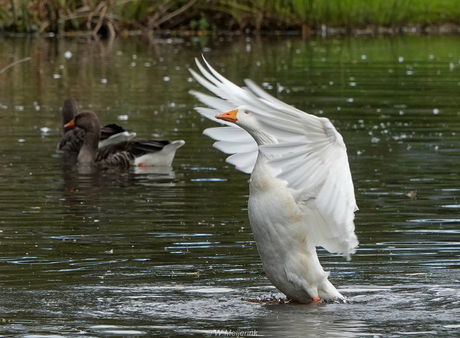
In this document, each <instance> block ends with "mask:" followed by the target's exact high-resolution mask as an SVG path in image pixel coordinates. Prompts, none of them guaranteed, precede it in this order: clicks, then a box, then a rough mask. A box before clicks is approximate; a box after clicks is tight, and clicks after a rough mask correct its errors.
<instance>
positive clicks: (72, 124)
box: [64, 119, 76, 129]
mask: <svg viewBox="0 0 460 338" xmlns="http://www.w3.org/2000/svg"><path fill="white" fill-rule="evenodd" d="M75 127H76V125H75V119H72V121H70V122H69V123H66V124H64V129H72V128H75Z"/></svg>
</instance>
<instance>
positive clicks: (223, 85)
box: [190, 60, 358, 303]
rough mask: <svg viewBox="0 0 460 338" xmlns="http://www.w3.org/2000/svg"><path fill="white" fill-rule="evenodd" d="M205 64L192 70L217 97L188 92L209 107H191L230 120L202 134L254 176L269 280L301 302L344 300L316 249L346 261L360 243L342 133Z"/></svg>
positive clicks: (258, 235)
mask: <svg viewBox="0 0 460 338" xmlns="http://www.w3.org/2000/svg"><path fill="white" fill-rule="evenodd" d="M204 61H205V63H206V65H207V67H208V69H209V71H208V70H207V69H205V68H204V67H203V66H202V65H201V64H200V62H199V61H198V60H196V62H197V66H198V68H199V70H200V71H201V73H202V74H203V76H204V77H203V76H201V75H199V74H197V73H196V72H195V71H193V70H190V71H191V73H192V75H193V77H194V78H195V79H196V80H197V81H198V82H199V83H200V84H201V85H203V86H204V87H205V88H207V89H208V90H209V91H211V92H212V93H214V94H215V95H216V96H217V97H216V96H211V95H207V94H203V93H199V92H196V91H191V92H190V93H191V94H192V95H194V96H195V97H197V98H198V99H199V100H200V101H201V102H203V103H204V104H206V105H208V106H209V108H202V107H200V108H196V110H197V111H198V112H199V113H200V114H201V115H203V116H205V117H207V118H210V119H211V120H214V121H216V122H219V123H223V124H226V125H227V126H225V127H216V128H209V129H207V130H205V131H204V134H205V135H207V136H209V137H211V138H213V139H215V140H217V142H215V143H214V147H216V148H217V149H219V150H221V151H222V152H224V153H227V154H232V155H231V156H229V157H228V158H227V162H229V163H231V164H233V165H235V167H236V168H237V169H239V170H241V171H243V172H245V173H250V174H251V178H250V181H249V190H250V193H249V202H248V214H249V221H250V223H251V228H252V231H253V234H254V238H255V241H256V243H257V248H258V251H259V254H260V257H261V260H262V263H263V266H264V270H265V272H266V274H267V277H268V278H269V279H270V281H271V282H272V283H273V284H274V285H275V286H276V287H277V288H278V289H279V290H280V291H282V292H283V293H285V294H286V295H287V296H288V297H289V298H290V299H293V300H296V301H299V302H303V303H306V302H311V301H312V299H313V300H315V301H318V300H319V299H320V298H322V299H336V298H340V299H343V296H342V295H341V294H340V293H339V292H338V291H337V290H336V289H335V287H334V286H333V285H332V284H331V283H330V282H329V281H328V279H327V277H328V273H326V272H325V271H324V270H323V268H322V267H321V264H320V263H319V260H318V257H317V254H316V246H322V247H324V248H325V249H326V250H328V251H329V252H331V253H340V254H342V255H344V256H345V257H346V258H347V259H350V255H351V254H352V253H354V252H355V248H356V246H357V245H358V240H357V238H356V235H355V233H354V230H355V226H354V222H353V219H354V212H355V211H356V210H357V206H356V201H355V195H354V188H353V182H352V178H351V172H350V167H349V164H348V157H347V153H346V148H345V143H344V142H343V139H342V136H341V135H340V134H339V133H338V132H337V130H336V129H335V127H334V126H333V125H332V123H331V122H330V121H329V119H327V118H320V117H317V116H314V115H310V114H307V113H305V112H303V111H301V110H298V109H296V108H294V107H292V106H290V105H287V104H286V103H284V102H282V101H280V100H278V99H276V98H274V97H272V96H271V95H269V94H268V93H266V92H265V91H264V90H262V89H261V88H260V87H258V86H257V85H256V84H255V83H254V82H252V81H251V80H245V83H246V86H247V87H246V88H241V87H239V86H236V85H235V84H233V83H232V82H230V81H228V80H227V79H226V78H224V77H223V76H222V75H220V74H219V73H218V72H216V71H215V70H214V69H213V68H212V67H211V66H210V65H209V64H208V63H207V62H206V60H204ZM228 111H230V112H228ZM225 112H227V113H225ZM216 114H220V115H218V116H216Z"/></svg>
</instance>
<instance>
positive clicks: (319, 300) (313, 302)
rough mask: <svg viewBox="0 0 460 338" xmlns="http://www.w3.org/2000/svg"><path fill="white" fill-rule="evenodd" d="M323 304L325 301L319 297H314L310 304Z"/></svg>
mask: <svg viewBox="0 0 460 338" xmlns="http://www.w3.org/2000/svg"><path fill="white" fill-rule="evenodd" d="M322 302H323V300H322V299H321V298H319V297H313V298H312V299H311V303H310V304H315V305H320V304H321V303H322Z"/></svg>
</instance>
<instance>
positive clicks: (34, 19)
mask: <svg viewBox="0 0 460 338" xmlns="http://www.w3.org/2000/svg"><path fill="white" fill-rule="evenodd" d="M443 23H452V24H460V0H436V1H433V0H105V1H98V0H86V1H84V0H0V30H5V31H14V32H39V33H40V32H56V33H62V32H64V31H65V32H69V31H89V32H94V33H95V34H96V33H100V32H101V30H100V29H101V28H102V29H105V30H106V31H108V32H109V33H113V34H117V33H118V34H120V33H121V32H123V31H128V30H129V31H132V30H138V31H141V32H144V33H149V32H152V31H154V30H158V29H169V30H176V31H181V30H187V31H217V30H244V29H247V28H249V29H251V30H260V31H274V30H287V29H289V30H302V29H304V30H305V29H317V28H318V27H320V26H321V25H326V26H328V27H345V28H362V27H367V26H383V27H400V26H410V25H420V26H424V25H433V24H434V25H439V24H443Z"/></svg>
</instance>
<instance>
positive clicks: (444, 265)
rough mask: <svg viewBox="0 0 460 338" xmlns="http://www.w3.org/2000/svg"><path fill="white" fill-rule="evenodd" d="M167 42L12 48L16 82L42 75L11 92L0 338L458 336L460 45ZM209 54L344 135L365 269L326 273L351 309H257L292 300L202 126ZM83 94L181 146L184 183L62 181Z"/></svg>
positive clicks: (5, 119)
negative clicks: (200, 67) (269, 268)
mask: <svg viewBox="0 0 460 338" xmlns="http://www.w3.org/2000/svg"><path fill="white" fill-rule="evenodd" d="M164 42H165V43H161V44H156V45H149V44H148V43H147V42H146V41H143V40H141V39H134V38H130V39H126V40H121V39H120V40H115V41H114V42H112V43H95V42H88V41H87V40H84V39H81V40H80V39H77V38H76V39H73V40H56V39H40V40H35V39H30V40H27V39H15V40H11V39H1V38H0V69H2V68H3V67H6V66H7V65H8V64H10V63H11V62H13V61H15V60H18V59H21V58H24V57H27V56H31V58H32V59H31V61H28V62H25V63H22V64H20V65H16V66H14V67H12V68H10V69H9V70H7V71H6V72H5V73H3V74H1V75H0V318H2V320H1V321H0V336H1V337H12V336H20V337H72V336H84V337H108V336H122V337H129V336H154V335H158V336H173V335H183V336H187V335H189V336H193V335H195V336H205V335H207V336H218V334H219V333H221V334H223V335H227V336H229V335H232V334H233V336H235V335H236V334H237V333H238V332H240V334H241V335H243V334H246V335H248V334H252V333H255V332H257V333H258V334H259V335H260V336H267V337H305V336H308V337H363V336H375V337H400V336H407V335H409V336H411V335H412V336H417V337H419V336H427V337H429V336H433V335H434V334H437V335H438V336H439V335H441V336H446V337H447V336H448V337H451V336H455V335H458V334H459V333H460V319H459V317H458V312H459V310H460V269H459V268H460V260H459V259H460V257H459V256H460V217H459V209H460V204H459V203H458V202H459V201H458V197H459V195H460V181H459V176H460V166H459V163H460V157H459V155H460V150H459V149H460V132H459V128H460V105H459V103H458V102H459V101H458V92H459V90H460V44H458V37H437V36H433V37H430V36H428V37H427V36H423V37H403V36H398V37H375V38H366V37H359V38H335V39H334V38H329V39H326V40H316V39H312V40H306V41H303V40H300V39H298V38H277V37H271V38H249V37H248V38H245V37H244V38H233V39H231V38H223V39H220V40H219V39H217V40H215V41H212V40H211V39H209V40H206V39H196V40H195V39H191V40H185V41H183V42H180V43H168V41H164ZM169 42H170V41H169ZM66 52H71V54H72V55H71V57H70V58H68V57H69V56H70V55H69V53H66ZM202 53H203V54H204V55H205V56H206V58H207V59H208V60H209V61H210V62H211V64H212V65H213V66H214V67H215V68H216V69H217V70H218V71H219V72H221V73H222V74H223V75H225V76H226V77H228V78H229V79H230V80H232V81H234V82H235V83H237V84H239V85H242V84H243V79H244V78H246V77H249V78H252V79H253V80H254V81H255V82H257V83H259V84H261V85H262V86H263V87H264V88H265V89H266V90H267V91H269V92H270V93H272V94H273V95H275V96H277V97H278V98H280V99H282V100H284V101H286V102H288V103H289V104H292V105H295V106H296V107H298V108H300V109H302V110H305V111H308V112H310V113H314V114H318V115H321V116H326V117H328V118H330V119H331V120H332V121H333V123H334V124H335V126H336V127H337V129H338V130H339V131H340V132H341V133H342V135H343V137H344V139H345V142H346V144H347V148H348V153H349V159H350V164H351V169H352V174H353V179H354V183H355V189H356V197H357V202H358V206H359V207H360V211H359V212H357V214H356V220H355V223H356V232H357V235H358V238H359V240H360V246H359V249H358V251H357V253H356V254H355V255H354V256H353V259H352V260H351V261H350V262H346V261H344V260H343V259H342V258H341V257H337V256H333V255H330V254H328V253H326V252H324V251H320V256H321V257H320V259H321V261H322V264H323V267H324V268H325V270H329V271H331V276H330V280H331V281H332V283H333V284H334V285H336V286H337V287H338V289H339V291H340V292H341V293H342V294H344V295H346V296H347V297H348V303H347V304H325V305H321V306H300V305H292V304H290V305H262V304H258V303H252V302H249V301H248V299H250V298H256V297H262V296H265V295H268V296H270V295H277V293H276V290H275V289H274V288H273V287H272V286H271V285H270V283H269V282H268V280H267V279H266V278H265V276H264V274H263V271H262V268H261V265H260V261H259V258H258V255H257V251H256V247H255V243H254V242H253V238H252V235H251V230H250V226H249V223H248V219H247V214H246V200H247V194H248V187H247V180H248V176H247V175H246V174H243V173H241V172H238V171H236V170H235V169H234V168H233V167H232V166H230V165H228V164H226V163H225V155H224V154H221V153H220V152H219V151H217V150H215V149H214V148H212V141H211V140H210V139H208V138H206V137H205V136H203V135H202V134H201V132H202V131H203V130H204V129H205V128H207V127H210V126H213V123H212V122H210V121H204V120H203V119H202V118H201V117H200V116H199V115H198V114H197V113H195V112H194V110H193V107H194V106H196V105H197V102H196V101H195V99H194V98H193V97H191V96H190V95H189V94H188V91H189V90H191V89H201V88H200V86H199V84H197V83H196V82H193V81H192V80H191V76H190V74H189V72H188V68H190V67H193V68H195V69H196V66H195V65H194V58H195V57H199V56H200V55H201V54H202ZM66 56H67V58H66ZM70 96H72V97H74V98H75V99H76V100H77V101H78V103H79V105H80V107H81V109H85V110H94V111H95V112H96V113H97V114H98V116H99V119H100V121H101V122H102V123H109V122H118V123H119V124H121V125H123V126H124V127H126V128H129V129H132V130H135V131H136V132H137V135H138V136H139V137H149V136H152V135H159V136H163V137H166V138H169V139H183V140H185V141H186V145H185V146H184V147H182V148H181V149H179V150H178V152H177V156H176V159H175V161H174V163H173V170H172V172H166V173H151V172H101V173H96V174H84V173H78V171H76V170H73V171H72V170H71V171H64V170H63V169H62V168H61V161H60V158H59V156H58V155H57V154H56V153H55V151H54V150H55V146H56V144H57V142H58V141H59V139H60V135H61V131H60V125H61V118H60V107H61V106H62V102H63V101H64V99H66V98H68V97H70ZM120 119H121V120H120ZM412 191H416V192H417V198H415V199H414V198H410V197H408V196H407V194H408V193H410V192H412ZM218 330H228V331H226V332H223V331H218Z"/></svg>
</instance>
